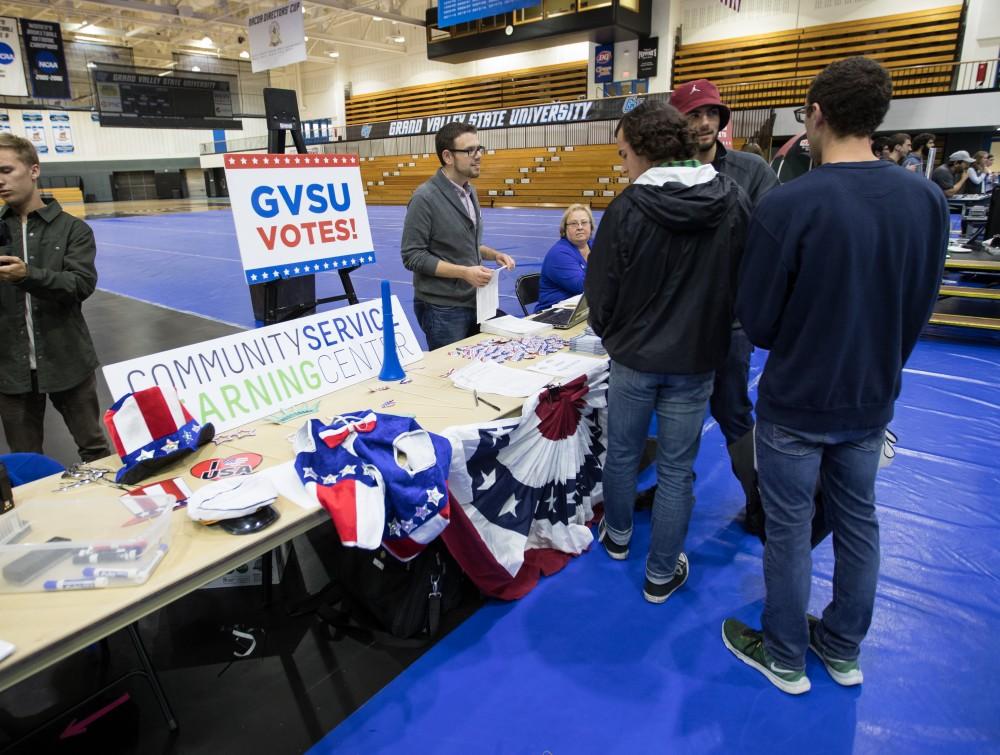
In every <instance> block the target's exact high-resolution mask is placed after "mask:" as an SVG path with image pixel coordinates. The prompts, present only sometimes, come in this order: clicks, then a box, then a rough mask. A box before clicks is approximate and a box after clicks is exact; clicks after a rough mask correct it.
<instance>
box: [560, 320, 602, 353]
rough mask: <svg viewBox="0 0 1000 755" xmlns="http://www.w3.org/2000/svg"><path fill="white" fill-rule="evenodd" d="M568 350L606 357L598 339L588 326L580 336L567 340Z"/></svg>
mask: <svg viewBox="0 0 1000 755" xmlns="http://www.w3.org/2000/svg"><path fill="white" fill-rule="evenodd" d="M569 350H570V351H579V352H583V353H585V354H597V355H599V356H607V354H608V352H607V350H606V349H605V348H604V344H603V343H602V342H601V339H600V337H599V336H598V335H597V334H596V333H594V331H593V330H591V329H590V326H587V327H586V328H585V329H584V331H583V333H581V334H580V335H578V336H576V337H575V338H570V339H569Z"/></svg>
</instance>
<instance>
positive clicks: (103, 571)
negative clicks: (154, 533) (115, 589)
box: [83, 544, 167, 579]
mask: <svg viewBox="0 0 1000 755" xmlns="http://www.w3.org/2000/svg"><path fill="white" fill-rule="evenodd" d="M166 553H167V546H166V544H163V545H161V546H160V548H159V550H157V551H156V553H155V554H154V555H153V558H152V559H151V560H150V562H149V563H148V564H146V565H145V566H142V567H135V568H130V569H114V568H111V567H104V566H88V567H87V568H85V569H84V570H83V576H84V577H87V578H88V579H90V578H101V577H111V578H113V579H137V578H145V577H146V576H148V575H149V573H150V572H151V571H152V570H153V569H155V568H156V565H157V564H158V563H160V561H161V560H163V557H164V556H165V555H166Z"/></svg>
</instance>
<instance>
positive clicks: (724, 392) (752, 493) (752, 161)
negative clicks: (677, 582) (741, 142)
mask: <svg viewBox="0 0 1000 755" xmlns="http://www.w3.org/2000/svg"><path fill="white" fill-rule="evenodd" d="M670 104H671V105H673V106H674V107H676V108H677V109H678V110H680V111H681V112H682V113H683V114H684V115H685V117H686V118H687V121H688V128H690V129H691V132H692V133H693V134H694V137H695V140H696V143H697V152H696V157H697V159H698V162H700V163H701V164H702V165H711V166H712V167H713V168H715V169H716V170H717V171H718V172H719V173H721V174H722V175H724V176H729V177H730V178H732V179H733V180H734V181H735V182H736V183H737V185H738V186H739V187H740V188H741V189H742V190H743V191H744V192H745V193H746V195H747V197H748V198H749V200H750V205H751V206H752V207H755V206H756V205H757V203H758V202H759V201H760V200H761V198H762V197H763V196H764V195H765V194H767V192H769V191H771V189H773V188H774V187H775V186H777V185H778V177H777V176H776V175H775V174H774V171H773V170H771V167H770V166H769V165H768V164H767V163H766V162H764V160H763V159H761V158H760V157H758V156H757V155H752V154H750V153H749V152H735V151H729V150H727V149H726V147H725V145H723V144H722V143H721V142H720V141H719V132H720V131H722V130H723V129H724V128H725V127H726V125H727V124H728V123H729V108H728V107H726V105H725V104H724V103H723V102H722V99H721V98H720V96H719V90H718V89H717V88H716V86H715V84H713V83H712V82H711V81H709V80H708V79H696V80H695V81H689V82H687V83H684V84H681V85H680V86H678V87H677V88H676V89H675V90H674V91H673V93H672V94H671V95H670ZM752 353H753V345H751V343H750V341H749V340H748V339H747V337H746V334H745V333H744V332H743V328H742V327H740V323H739V321H738V320H733V332H732V338H731V339H730V342H729V353H728V355H727V356H726V361H725V363H724V364H723V365H722V366H721V367H719V368H718V369H717V370H716V372H715V385H714V386H713V388H712V399H711V401H710V402H709V407H710V408H711V411H712V417H714V418H715V421H716V422H718V423H719V429H720V430H721V431H722V434H723V436H724V437H725V439H726V449H727V451H728V452H729V459H730V462H731V464H732V468H733V474H734V475H736V478H737V479H738V480H739V481H740V485H741V486H742V488H743V493H744V495H745V497H746V515H745V517H744V519H743V526H744V528H745V529H746V530H747V531H748V532H751V533H753V534H756V535H759V534H760V532H761V531H762V527H763V522H762V520H761V518H760V495H759V493H758V492H757V482H756V476H757V475H756V472H754V468H753V404H752V403H751V402H750V396H749V393H748V383H749V378H750V355H751V354H752Z"/></svg>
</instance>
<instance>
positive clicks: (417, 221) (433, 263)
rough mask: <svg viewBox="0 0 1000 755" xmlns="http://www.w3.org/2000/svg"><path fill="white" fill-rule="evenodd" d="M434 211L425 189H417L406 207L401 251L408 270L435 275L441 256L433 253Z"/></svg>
mask: <svg viewBox="0 0 1000 755" xmlns="http://www.w3.org/2000/svg"><path fill="white" fill-rule="evenodd" d="M433 230H434V213H433V211H432V208H431V203H430V202H429V201H428V198H427V195H426V193H425V192H424V191H417V192H415V193H414V195H413V197H412V198H411V199H410V204H409V205H407V208H406V219H405V220H404V221H403V238H402V241H401V243H400V253H401V255H402V257H403V265H404V267H406V269H407V270H409V271H411V272H414V273H420V274H421V275H428V276H433V275H434V272H435V271H436V270H437V264H438V262H439V261H440V258H439V257H437V256H435V255H434V254H432V253H431V237H432V235H433Z"/></svg>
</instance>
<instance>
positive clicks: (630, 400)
mask: <svg viewBox="0 0 1000 755" xmlns="http://www.w3.org/2000/svg"><path fill="white" fill-rule="evenodd" d="M711 390H712V373H711V372H706V373H702V374H697V375H667V374H661V373H654V372H639V371H638V370H633V369H631V368H630V367H626V366H625V365H623V364H619V363H618V362H615V361H614V360H612V362H611V378H610V381H609V383H608V453H607V458H606V459H605V463H604V523H605V526H606V528H607V532H608V536H609V537H610V538H611V540H612V542H615V543H618V544H619V545H627V544H628V542H629V540H630V539H631V537H632V514H633V509H634V503H635V479H636V475H637V474H638V471H639V460H640V457H641V456H642V450H643V446H644V445H645V443H646V435H647V433H648V430H649V415H650V413H652V412H654V411H655V412H656V417H657V433H658V435H657V448H656V480H657V488H656V496H655V497H654V499H653V530H652V536H651V537H650V543H649V555H648V557H647V558H646V577H647V578H648V579H649V580H650V581H651V582H653V583H655V584H664V583H665V582H668V581H669V580H670V579H671V578H672V577H673V575H674V567H675V566H676V565H677V557H678V556H679V555H680V553H681V551H683V550H684V538H685V537H686V536H687V530H688V522H689V521H690V520H691V510H692V509H693V508H694V494H693V493H692V490H691V488H692V482H693V475H692V465H693V464H694V459H695V456H697V455H698V445H699V444H700V443H701V427H702V423H703V421H704V418H705V404H706V403H707V402H708V394H709V391H711Z"/></svg>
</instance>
